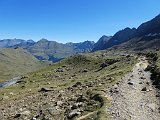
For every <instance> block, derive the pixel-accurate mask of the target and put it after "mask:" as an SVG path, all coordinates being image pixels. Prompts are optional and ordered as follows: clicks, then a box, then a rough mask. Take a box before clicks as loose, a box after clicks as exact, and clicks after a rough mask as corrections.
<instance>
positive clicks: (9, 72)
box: [0, 48, 45, 81]
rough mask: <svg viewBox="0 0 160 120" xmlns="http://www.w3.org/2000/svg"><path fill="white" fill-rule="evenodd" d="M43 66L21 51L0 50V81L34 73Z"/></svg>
mask: <svg viewBox="0 0 160 120" xmlns="http://www.w3.org/2000/svg"><path fill="white" fill-rule="evenodd" d="M43 66H45V64H44V63H40V62H39V61H38V60H37V59H36V58H35V57H34V56H32V55H31V54H30V53H28V52H27V51H25V50H23V49H10V48H4V49H2V48H1V49H0V81H4V80H8V79H11V78H13V77H17V76H18V75H23V74H25V73H28V72H31V71H35V70H37V69H39V68H42V67H43Z"/></svg>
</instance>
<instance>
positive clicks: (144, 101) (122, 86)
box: [107, 57, 160, 120]
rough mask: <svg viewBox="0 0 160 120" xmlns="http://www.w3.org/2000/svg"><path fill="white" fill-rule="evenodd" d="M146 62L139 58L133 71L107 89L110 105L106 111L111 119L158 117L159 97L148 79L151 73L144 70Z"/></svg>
mask: <svg viewBox="0 0 160 120" xmlns="http://www.w3.org/2000/svg"><path fill="white" fill-rule="evenodd" d="M148 64H149V63H148V61H147V60H146V59H145V58H144V57H143V58H140V59H139V62H138V63H137V64H136V65H135V66H134V68H133V71H132V72H131V73H129V74H126V75H125V76H124V77H123V78H122V80H121V82H119V83H118V84H115V85H114V86H113V87H112V88H111V89H110V90H109V92H108V95H109V96H110V97H111V98H112V105H111V107H110V108H109V109H107V111H108V112H109V114H110V115H111V119H112V120H159V119H160V108H159V105H160V98H159V96H158V94H157V92H158V91H157V89H156V88H155V86H153V85H152V81H151V80H150V75H151V73H150V72H148V71H145V69H146V67H147V66H148Z"/></svg>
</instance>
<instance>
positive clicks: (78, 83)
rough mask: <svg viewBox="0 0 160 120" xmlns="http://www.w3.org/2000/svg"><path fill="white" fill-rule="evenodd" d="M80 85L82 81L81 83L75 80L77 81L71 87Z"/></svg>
mask: <svg viewBox="0 0 160 120" xmlns="http://www.w3.org/2000/svg"><path fill="white" fill-rule="evenodd" d="M80 85H82V83H81V82H77V83H76V84H74V85H73V86H72V87H77V86H80Z"/></svg>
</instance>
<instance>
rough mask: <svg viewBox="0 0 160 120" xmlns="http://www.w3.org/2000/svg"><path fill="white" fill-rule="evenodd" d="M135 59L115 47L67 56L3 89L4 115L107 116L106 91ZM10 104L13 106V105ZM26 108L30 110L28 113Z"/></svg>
mask: <svg viewBox="0 0 160 120" xmlns="http://www.w3.org/2000/svg"><path fill="white" fill-rule="evenodd" d="M135 63H136V59H135V57H132V56H130V55H126V54H121V55H120V54H114V52H112V51H98V52H95V53H90V54H82V55H76V56H72V57H70V58H68V59H64V60H63V61H61V62H59V63H55V64H54V65H52V66H49V67H47V68H45V69H42V70H39V71H37V72H32V73H30V74H28V75H26V76H25V78H24V79H22V82H21V83H19V84H17V85H15V86H11V87H8V88H5V89H1V90H0V92H1V96H0V103H1V107H0V110H2V109H3V110H2V111H3V112H2V113H3V114H2V115H1V116H0V117H1V118H4V119H13V118H16V119H18V120H20V119H24V118H25V119H33V118H37V119H40V120H42V119H43V120H48V119H55V120H57V119H59V120H63V119H66V120H69V119H73V120H74V119H77V120H81V119H87V120H91V119H93V118H94V119H100V120H106V119H107V118H108V115H107V114H106V107H107V106H109V101H110V99H109V97H107V96H106V94H105V92H106V91H107V89H108V87H110V86H112V85H114V84H115V83H117V82H118V81H119V80H120V78H121V77H122V76H123V75H124V74H126V73H128V72H129V71H131V70H132V67H133V65H134V64H135ZM10 93H12V94H13V95H12V94H10ZM6 98H7V99H6ZM8 101H9V103H10V104H7V103H8ZM10 105H11V106H13V107H12V108H9V106H10ZM24 106H26V107H24ZM4 108H5V109H4ZM20 108H21V110H19V109H20ZM24 112H25V113H26V112H27V113H29V114H27V115H26V114H25V115H24Z"/></svg>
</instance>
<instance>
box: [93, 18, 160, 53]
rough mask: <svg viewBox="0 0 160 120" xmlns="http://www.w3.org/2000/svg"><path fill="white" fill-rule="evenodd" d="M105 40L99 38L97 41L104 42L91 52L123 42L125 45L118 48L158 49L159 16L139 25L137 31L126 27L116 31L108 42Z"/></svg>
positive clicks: (159, 37) (159, 46) (159, 34)
mask: <svg viewBox="0 0 160 120" xmlns="http://www.w3.org/2000/svg"><path fill="white" fill-rule="evenodd" d="M105 39H106V37H102V38H100V39H99V41H105V42H102V43H101V44H100V45H99V46H98V47H97V46H95V47H94V49H93V51H95V50H104V49H108V48H111V47H113V46H115V45H120V44H122V43H125V42H126V43H125V44H123V45H120V46H119V47H118V48H119V49H120V48H123V49H128V48H129V49H133V50H143V49H148V48H160V45H159V44H160V43H159V41H160V15H158V16H156V17H155V18H153V19H152V20H150V21H147V22H145V23H143V24H141V25H140V26H139V27H138V28H137V29H136V28H132V29H131V28H128V27H127V28H125V29H123V30H120V31H118V32H117V33H116V34H115V35H114V36H113V37H111V38H110V39H109V40H107V41H106V40H105ZM99 41H98V42H99ZM98 42H97V43H98Z"/></svg>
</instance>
